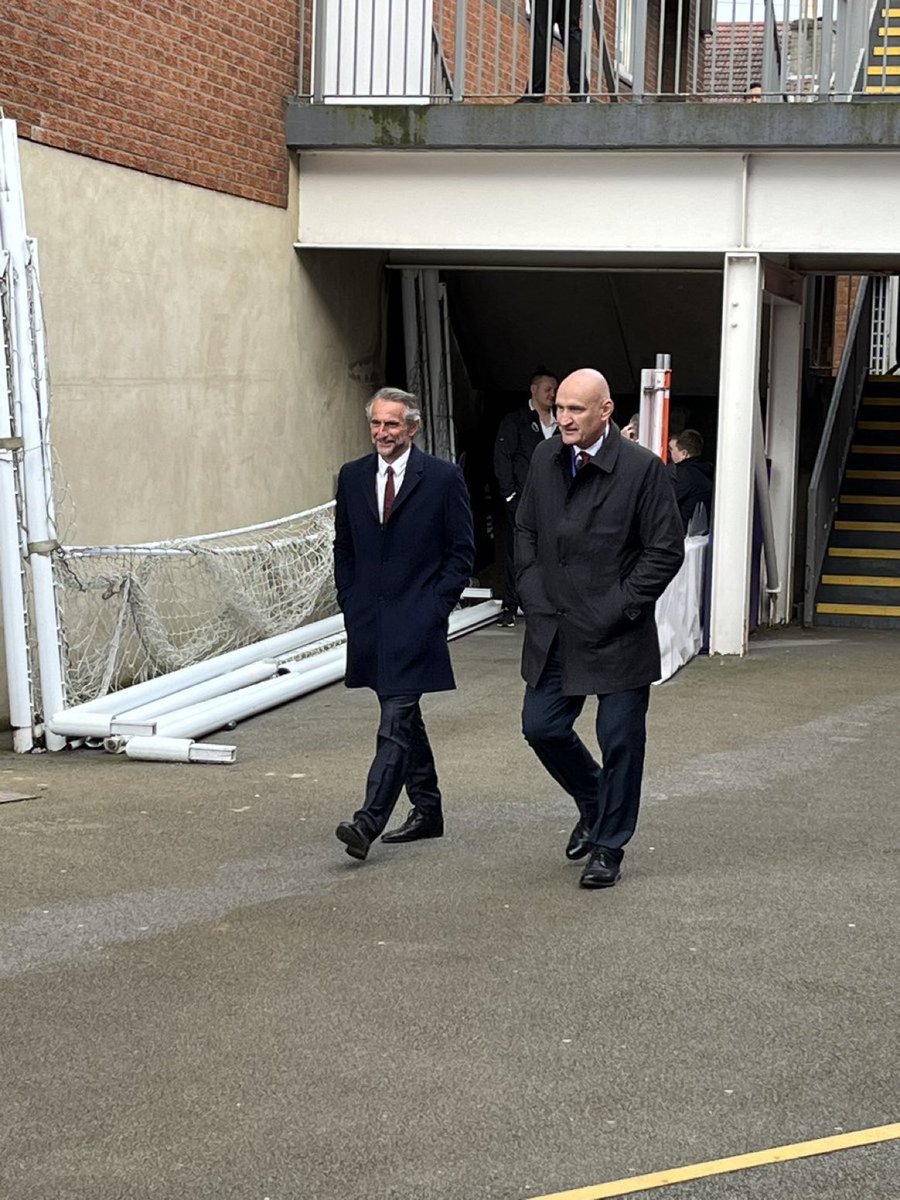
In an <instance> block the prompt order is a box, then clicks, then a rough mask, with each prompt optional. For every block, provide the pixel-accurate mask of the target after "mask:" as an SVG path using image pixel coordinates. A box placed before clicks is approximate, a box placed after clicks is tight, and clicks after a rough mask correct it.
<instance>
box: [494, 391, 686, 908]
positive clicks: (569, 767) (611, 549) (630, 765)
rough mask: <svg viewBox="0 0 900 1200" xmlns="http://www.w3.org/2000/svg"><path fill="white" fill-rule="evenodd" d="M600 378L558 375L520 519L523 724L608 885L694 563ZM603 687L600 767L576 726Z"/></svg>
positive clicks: (575, 846) (589, 879) (630, 819)
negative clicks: (666, 650) (662, 640)
mask: <svg viewBox="0 0 900 1200" xmlns="http://www.w3.org/2000/svg"><path fill="white" fill-rule="evenodd" d="M612 411H613V401H612V397H611V396H610V393H609V387H608V385H607V382H606V380H605V379H604V377H603V376H602V375H601V374H600V373H599V372H598V371H593V370H588V369H585V370H580V371H575V372H574V373H573V374H572V375H569V376H568V377H567V378H566V379H564V380H563V382H562V383H561V384H560V386H559V389H558V391H557V395H556V418H557V421H558V423H559V432H560V437H559V438H554V439H553V440H552V441H548V442H544V444H543V445H542V446H538V448H537V449H536V450H535V452H534V456H533V457H532V460H531V470H530V472H529V475H528V482H527V483H526V485H525V490H524V492H523V494H522V499H521V501H520V503H519V509H518V513H517V522H516V566H517V587H518V592H519V601H520V603H521V605H522V608H523V609H524V612H525V619H526V631H525V644H524V648H523V653H522V675H523V677H524V679H525V682H526V684H527V687H526V691H525V702H524V705H523V711H522V729H523V733H524V735H525V738H526V740H527V741H528V743H529V745H530V746H531V747H532V749H533V750H534V751H535V753H536V754H537V756H538V758H539V759H540V761H541V762H542V763H543V765H544V767H545V768H546V769H547V771H548V772H549V773H550V775H551V776H552V777H553V778H554V779H555V780H556V781H557V783H559V784H560V785H561V786H562V787H563V788H564V789H565V790H566V791H567V792H568V793H569V795H570V796H572V798H573V799H574V801H575V804H576V806H577V808H578V814H579V815H578V822H577V824H576V826H575V828H574V829H573V830H572V834H571V836H570V838H569V843H568V845H567V847H566V855H567V857H568V858H570V859H578V858H582V857H584V856H586V855H589V856H590V858H589V861H588V864H587V866H586V867H585V869H584V871H583V872H582V875H581V884H582V886H583V887H588V888H600V887H611V886H612V885H613V884H614V883H615V882H616V880H617V879H618V878H619V870H620V864H621V861H622V857H623V855H624V848H625V845H626V844H627V842H628V841H629V839H630V838H631V836H632V834H633V833H634V829H635V826H636V824H637V816H638V806H639V803H640V794H641V782H642V779H643V769H644V747H645V744H646V715H647V707H648V704H649V698H650V684H651V683H653V681H654V680H656V679H658V678H659V675H660V655H659V638H658V635H657V630H656V621H655V618H654V609H655V604H656V601H657V599H658V598H659V597H660V596H661V595H662V593H663V592H664V591H665V588H666V586H667V585H668V583H669V581H670V580H671V579H672V577H673V576H674V575H675V574H676V572H677V571H678V568H679V567H680V566H681V563H682V561H683V558H684V533H683V530H682V525H681V518H680V516H679V513H678V507H677V505H676V503H675V496H674V493H673V491H672V486H671V484H670V482H669V480H668V479H667V477H666V473H665V468H664V467H663V464H662V461H661V460H660V459H659V458H657V456H656V455H655V454H652V453H651V452H650V451H649V450H645V449H644V448H643V447H642V446H639V445H637V444H636V443H635V442H630V441H628V440H627V439H626V438H623V437H622V435H621V434H620V433H619V430H618V429H617V428H616V426H615V425H614V424H613V423H612V421H611V419H610V418H611V416H612ZM588 696H596V697H597V699H598V706H597V723H596V730H597V741H598V743H599V746H600V750H601V753H602V758H603V765H602V766H600V765H599V764H598V763H597V762H596V761H595V760H594V758H593V756H592V755H591V754H590V752H589V751H588V749H587V747H586V746H585V745H584V743H583V742H582V741H581V739H580V738H579V737H578V735H577V734H576V733H575V732H574V730H573V725H574V723H575V720H576V719H577V717H578V716H579V714H580V713H581V711H582V709H583V707H584V703H585V700H586V698H587V697H588Z"/></svg>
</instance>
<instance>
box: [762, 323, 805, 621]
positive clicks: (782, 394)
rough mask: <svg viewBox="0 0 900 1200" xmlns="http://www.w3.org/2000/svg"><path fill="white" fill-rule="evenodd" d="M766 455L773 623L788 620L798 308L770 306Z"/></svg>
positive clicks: (796, 426) (796, 434)
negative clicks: (775, 569) (775, 568)
mask: <svg viewBox="0 0 900 1200" xmlns="http://www.w3.org/2000/svg"><path fill="white" fill-rule="evenodd" d="M771 346H772V349H771V366H770V371H769V413H768V420H767V422H766V436H767V439H768V457H769V460H770V462H771V464H772V468H771V476H770V479H769V494H770V496H771V500H772V521H773V524H774V527H775V550H776V554H777V557H778V564H779V567H780V571H781V591H780V592H779V593H778V596H777V598H776V600H775V612H774V619H775V623H776V624H779V625H787V624H788V623H789V622H790V619H791V593H792V591H793V580H792V577H793V559H794V523H795V521H796V513H797V453H798V445H799V434H800V373H801V366H802V355H803V310H802V308H801V306H800V305H799V304H789V303H783V304H781V303H779V304H774V305H773V306H772V341H771Z"/></svg>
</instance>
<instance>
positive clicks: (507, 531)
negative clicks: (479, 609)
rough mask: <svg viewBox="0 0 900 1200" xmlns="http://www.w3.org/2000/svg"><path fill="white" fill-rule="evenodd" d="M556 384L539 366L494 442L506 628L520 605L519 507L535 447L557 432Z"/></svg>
mask: <svg viewBox="0 0 900 1200" xmlns="http://www.w3.org/2000/svg"><path fill="white" fill-rule="evenodd" d="M557 383H558V380H557V378H556V376H555V375H554V374H553V372H552V371H548V370H547V369H546V367H538V368H537V369H536V370H535V372H534V374H533V375H532V376H531V385H530V389H529V390H530V396H529V399H528V404H527V405H526V406H524V407H522V408H517V409H514V410H513V412H511V413H507V414H506V416H505V417H504V418H503V419H502V420H501V422H500V427H499V429H498V430H497V440H496V441H495V442H494V474H495V475H496V477H497V487H498V489H499V494H500V502H501V505H502V511H503V525H504V527H503V533H502V536H503V565H504V595H503V608H502V609H501V610H500V616H499V618H498V620H497V624H498V625H502V626H504V627H505V628H511V627H512V626H514V625H515V623H516V611H517V609H518V607H519V599H518V596H517V595H516V568H515V529H516V509H517V508H518V507H519V497H520V496H521V495H522V489H523V488H524V486H525V479H526V477H527V475H528V465H529V463H530V462H531V456H532V454H534V451H535V448H536V447H537V446H539V445H540V444H541V442H543V441H545V440H546V439H547V438H551V437H553V435H554V434H555V433H556V417H555V416H554V415H553V403H554V401H555V399H556V385H557Z"/></svg>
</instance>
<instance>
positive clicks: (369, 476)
mask: <svg viewBox="0 0 900 1200" xmlns="http://www.w3.org/2000/svg"><path fill="white" fill-rule="evenodd" d="M364 464H365V465H364V470H363V473H362V474H363V496H364V498H365V501H366V505H367V507H368V509H369V512H371V514H372V516H373V517H374V518H375V521H376V522H377V524H379V525H380V524H381V517H380V516H379V515H378V495H377V492H376V487H375V481H376V477H377V475H378V455H377V454H375V453H373V454H370V455H369V457H368V458H367V459H365V460H364Z"/></svg>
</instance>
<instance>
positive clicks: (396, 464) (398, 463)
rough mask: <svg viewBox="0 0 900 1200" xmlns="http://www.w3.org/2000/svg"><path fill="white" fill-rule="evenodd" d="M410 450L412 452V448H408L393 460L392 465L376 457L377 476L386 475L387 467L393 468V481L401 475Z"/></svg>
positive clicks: (379, 456)
mask: <svg viewBox="0 0 900 1200" xmlns="http://www.w3.org/2000/svg"><path fill="white" fill-rule="evenodd" d="M411 450H412V446H410V448H409V450H404V451H403V453H402V454H401V455H400V457H399V458H395V459H394V461H393V462H392V463H389V462H385V461H384V459H383V458H382V457H381V455H380V454H379V455H378V474H379V475H387V469H388V467H393V468H394V478H395V479H396V478H397V476H398V475H402V474H403V472H404V471H405V470H406V464H407V463H408V462H409V455H410V451H411Z"/></svg>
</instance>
